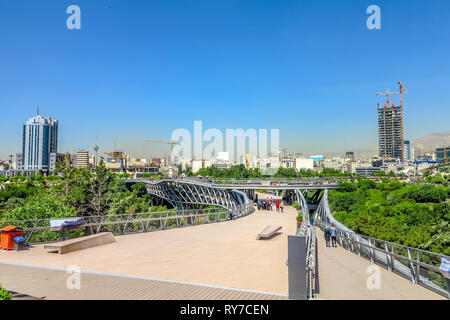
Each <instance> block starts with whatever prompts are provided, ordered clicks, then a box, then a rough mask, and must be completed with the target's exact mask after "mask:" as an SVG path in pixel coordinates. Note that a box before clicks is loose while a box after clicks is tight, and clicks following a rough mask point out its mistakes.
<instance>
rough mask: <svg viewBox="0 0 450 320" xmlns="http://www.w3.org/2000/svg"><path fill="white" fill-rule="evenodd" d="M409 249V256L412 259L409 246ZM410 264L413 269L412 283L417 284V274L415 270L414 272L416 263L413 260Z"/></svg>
mask: <svg viewBox="0 0 450 320" xmlns="http://www.w3.org/2000/svg"><path fill="white" fill-rule="evenodd" d="M407 251H408V257H409V259H411V260H412V257H411V250H410V249H409V248H408V249H407ZM409 266H410V269H411V281H412V283H414V284H417V281H416V274H415V272H414V264H413V263H412V262H411V261H410V262H409Z"/></svg>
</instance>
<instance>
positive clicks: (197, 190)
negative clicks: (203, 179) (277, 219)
mask: <svg viewBox="0 0 450 320" xmlns="http://www.w3.org/2000/svg"><path fill="white" fill-rule="evenodd" d="M141 182H142V183H144V184H145V186H146V188H147V192H148V193H149V194H150V195H153V196H156V197H159V198H161V199H164V200H166V201H167V202H169V203H170V204H171V205H172V206H173V207H174V208H178V209H183V208H185V207H186V206H187V205H212V206H218V207H222V208H225V209H228V210H230V211H233V210H238V209H242V208H248V210H252V209H253V202H252V201H251V200H250V199H249V197H248V195H247V194H246V193H244V192H242V191H239V190H235V189H231V190H230V189H224V188H218V187H215V186H212V185H210V184H207V183H199V182H198V181H195V182H193V181H184V180H161V181H158V182H150V181H141ZM249 194H250V195H251V194H252V193H251V192H249ZM253 210H254V209H253Z"/></svg>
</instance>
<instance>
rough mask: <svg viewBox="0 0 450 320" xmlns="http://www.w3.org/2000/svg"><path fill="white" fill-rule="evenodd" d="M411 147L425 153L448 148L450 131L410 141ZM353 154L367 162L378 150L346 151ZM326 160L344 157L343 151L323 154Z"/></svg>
mask: <svg viewBox="0 0 450 320" xmlns="http://www.w3.org/2000/svg"><path fill="white" fill-rule="evenodd" d="M411 145H412V147H413V148H414V149H416V148H418V149H421V150H422V151H425V152H433V151H434V150H435V149H436V148H440V147H443V146H450V131H447V132H439V133H431V134H428V135H426V136H424V137H421V138H418V139H414V140H411ZM348 151H353V152H354V153H355V158H356V159H362V160H369V159H370V158H371V157H372V156H374V155H378V149H357V150H348ZM324 156H325V157H326V158H332V157H341V158H342V157H344V156H345V151H343V152H328V153H326V154H324Z"/></svg>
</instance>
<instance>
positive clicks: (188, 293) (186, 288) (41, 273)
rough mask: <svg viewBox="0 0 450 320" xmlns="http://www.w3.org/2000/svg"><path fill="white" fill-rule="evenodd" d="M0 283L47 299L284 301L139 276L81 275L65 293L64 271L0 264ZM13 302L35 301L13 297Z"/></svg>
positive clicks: (273, 296) (243, 291) (266, 295)
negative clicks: (0, 280)
mask: <svg viewBox="0 0 450 320" xmlns="http://www.w3.org/2000/svg"><path fill="white" fill-rule="evenodd" d="M0 274H2V276H1V278H2V283H3V285H4V286H5V287H7V288H14V290H18V291H21V292H27V294H28V295H34V296H35V297H39V298H41V299H48V300H284V299H287V297H286V296H284V295H276V294H270V293H269V294H268V293H264V292H256V291H251V290H237V289H230V288H221V287H217V286H205V285H195V284H189V283H182V282H175V281H164V280H154V279H148V278H143V277H129V276H119V275H108V274H99V273H92V272H83V273H82V274H81V275H80V289H72V290H69V289H68V288H67V285H66V282H67V280H68V277H69V275H68V274H67V272H66V270H64V269H60V270H58V269H54V268H52V269H50V268H43V267H28V266H20V265H11V264H5V263H3V264H2V263H0ZM13 299H14V300H18V299H20V300H36V299H38V298H33V297H23V296H21V295H17V294H16V295H13Z"/></svg>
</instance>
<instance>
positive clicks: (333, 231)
mask: <svg viewBox="0 0 450 320" xmlns="http://www.w3.org/2000/svg"><path fill="white" fill-rule="evenodd" d="M330 232H331V245H332V246H333V247H337V240H336V237H337V229H336V227H335V226H334V224H332V225H331V229H330Z"/></svg>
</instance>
